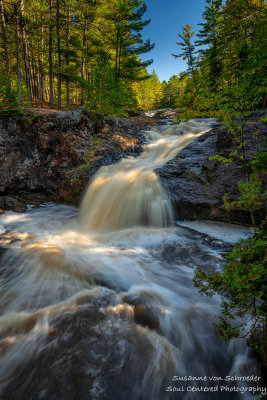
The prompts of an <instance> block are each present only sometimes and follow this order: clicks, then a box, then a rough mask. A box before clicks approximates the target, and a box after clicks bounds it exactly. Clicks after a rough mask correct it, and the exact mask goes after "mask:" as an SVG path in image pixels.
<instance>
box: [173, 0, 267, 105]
mask: <svg viewBox="0 0 267 400" xmlns="http://www.w3.org/2000/svg"><path fill="white" fill-rule="evenodd" d="M266 7H267V6H266V2H264V1H262V0H235V1H227V2H226V3H224V2H223V1H221V0H207V1H206V7H205V10H204V12H203V15H202V18H203V22H201V23H200V24H199V25H200V26H201V29H200V31H199V33H198V34H197V37H198V40H197V41H196V42H195V43H193V39H192V38H193V34H192V33H193V32H192V31H191V30H190V29H189V27H190V26H189V25H187V27H184V28H183V34H182V35H180V37H181V38H182V41H181V42H179V43H178V44H179V45H180V46H182V49H183V50H184V52H183V53H182V54H180V55H178V56H183V57H185V58H186V59H187V60H188V66H189V64H190V65H191V66H190V67H189V68H188V72H189V78H190V79H189V80H188V82H187V87H186V89H185V91H184V94H183V98H182V99H181V103H180V104H181V105H184V106H187V107H190V108H191V109H193V110H195V109H199V110H202V111H203V110H205V111H208V110H210V111H216V110H218V109H220V104H219V103H218V101H220V99H222V98H224V99H225V98H227V97H228V96H230V97H232V98H234V96H235V93H237V94H238V96H237V97H239V98H240V93H241V91H242V92H243V96H244V99H245V100H246V102H247V107H246V109H247V110H250V109H255V108H256V107H261V106H265V101H266V94H267V89H266V88H267V78H266V70H265V68H266V64H265V63H266V58H267V35H266V32H267V19H266V10H267V8H266ZM195 47H199V48H200V49H199V51H198V54H199V55H198V57H196V53H195ZM190 54H191V55H193V57H191V55H190ZM190 60H191V61H190ZM217 94H219V98H217ZM233 106H234V104H233Z"/></svg>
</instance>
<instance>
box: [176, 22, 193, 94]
mask: <svg viewBox="0 0 267 400" xmlns="http://www.w3.org/2000/svg"><path fill="white" fill-rule="evenodd" d="M194 35H195V31H192V27H191V25H189V24H186V26H184V27H183V33H182V34H180V33H179V34H178V36H179V37H180V38H181V42H176V44H177V45H178V46H181V48H182V50H183V52H182V53H181V54H178V55H177V54H173V56H174V57H175V58H178V57H183V60H186V62H187V67H188V68H187V72H188V74H189V75H190V76H191V77H192V78H193V81H194V85H195V89H196V92H198V88H197V83H196V77H195V68H196V56H195V46H194V45H193V43H192V38H193V36H194Z"/></svg>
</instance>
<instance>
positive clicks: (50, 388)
mask: <svg viewBox="0 0 267 400" xmlns="http://www.w3.org/2000/svg"><path fill="white" fill-rule="evenodd" d="M115 298H116V294H115V293H113V292H111V291H108V290H107V289H101V290H99V289H95V290H94V291H93V293H92V295H87V296H86V295H84V296H80V298H79V299H77V301H76V302H73V303H72V304H69V305H66V306H65V307H64V312H62V310H61V308H60V307H59V308H58V309H57V307H54V309H53V310H51V313H50V315H49V316H47V317H46V318H48V321H49V322H47V324H48V325H49V327H48V332H47V334H46V335H45V336H42V335H40V337H39V339H37V340H36V342H34V340H33V339H31V340H32V343H31V346H32V347H31V348H30V346H26V347H25V345H24V350H23V348H22V349H20V350H21V351H24V352H27V351H28V355H27V357H26V358H24V359H23V361H21V362H17V364H16V366H15V368H14V369H13V370H12V369H11V370H9V371H5V372H6V373H7V375H8V379H7V380H6V382H5V384H6V385H5V387H4V389H3V390H2V391H1V398H3V399H8V400H25V399H28V400H37V399H39V400H41V399H44V400H89V399H91V400H123V399H129V400H136V399H137V398H143V399H159V398H161V399H163V398H165V393H164V387H165V386H166V384H167V382H168V379H169V377H170V376H172V375H173V373H174V365H173V360H172V359H171V357H170V356H169V347H168V345H167V344H166V342H164V340H161V338H160V337H159V338H158V341H157V342H156V344H154V343H153V341H152V339H151V337H150V336H149V335H150V334H151V333H150V331H149V330H146V329H144V328H142V327H140V326H137V325H135V323H134V321H133V320H132V319H131V318H130V317H129V315H128V313H127V307H121V306H120V307H119V313H118V314H117V315H115V314H114V312H113V311H112V309H113V308H115V309H116V308H118V305H116V302H115ZM124 309H125V313H124V312H123V310H124ZM36 322H37V319H36V315H35V319H31V321H30V323H31V325H32V326H31V327H30V329H33V328H34V325H35V323H36ZM26 323H27V326H25V328H24V330H23V328H22V327H20V337H21V338H22V337H23V338H25V343H27V338H31V336H30V334H31V332H28V331H29V321H25V324H26ZM28 343H29V340H28ZM36 346H37V347H36ZM159 348H160V356H159V355H158V351H159ZM24 355H25V354H24ZM156 357H157V367H156V368H155V369H156V371H154V373H155V374H156V373H157V374H158V375H156V376H155V382H153V387H151V385H147V387H143V386H142V385H140V382H142V381H143V379H144V376H145V374H146V371H147V370H148V368H149V367H150V366H151V360H153V359H155V358H156ZM0 381H1V378H0ZM145 383H146V382H145Z"/></svg>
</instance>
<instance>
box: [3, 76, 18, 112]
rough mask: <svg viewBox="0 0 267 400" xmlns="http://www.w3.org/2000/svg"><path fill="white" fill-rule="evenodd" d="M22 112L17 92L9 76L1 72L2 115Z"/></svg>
mask: <svg viewBox="0 0 267 400" xmlns="http://www.w3.org/2000/svg"><path fill="white" fill-rule="evenodd" d="M18 112H20V109H19V104H18V96H17V93H16V92H15V91H14V90H13V89H12V88H11V87H10V84H9V78H8V77H7V76H5V75H1V74H0V116H9V115H15V114H17V113H18Z"/></svg>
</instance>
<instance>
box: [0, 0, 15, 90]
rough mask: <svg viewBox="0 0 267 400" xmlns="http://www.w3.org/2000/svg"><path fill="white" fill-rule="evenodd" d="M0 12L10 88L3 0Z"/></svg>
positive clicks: (0, 3)
mask: <svg viewBox="0 0 267 400" xmlns="http://www.w3.org/2000/svg"><path fill="white" fill-rule="evenodd" d="M0 14H1V26H2V35H3V47H4V52H5V61H6V72H7V75H8V77H9V81H8V84H9V87H10V89H11V88H12V85H11V77H10V65H9V56H8V45H7V37H6V21H5V14H4V5H3V0H0Z"/></svg>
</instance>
